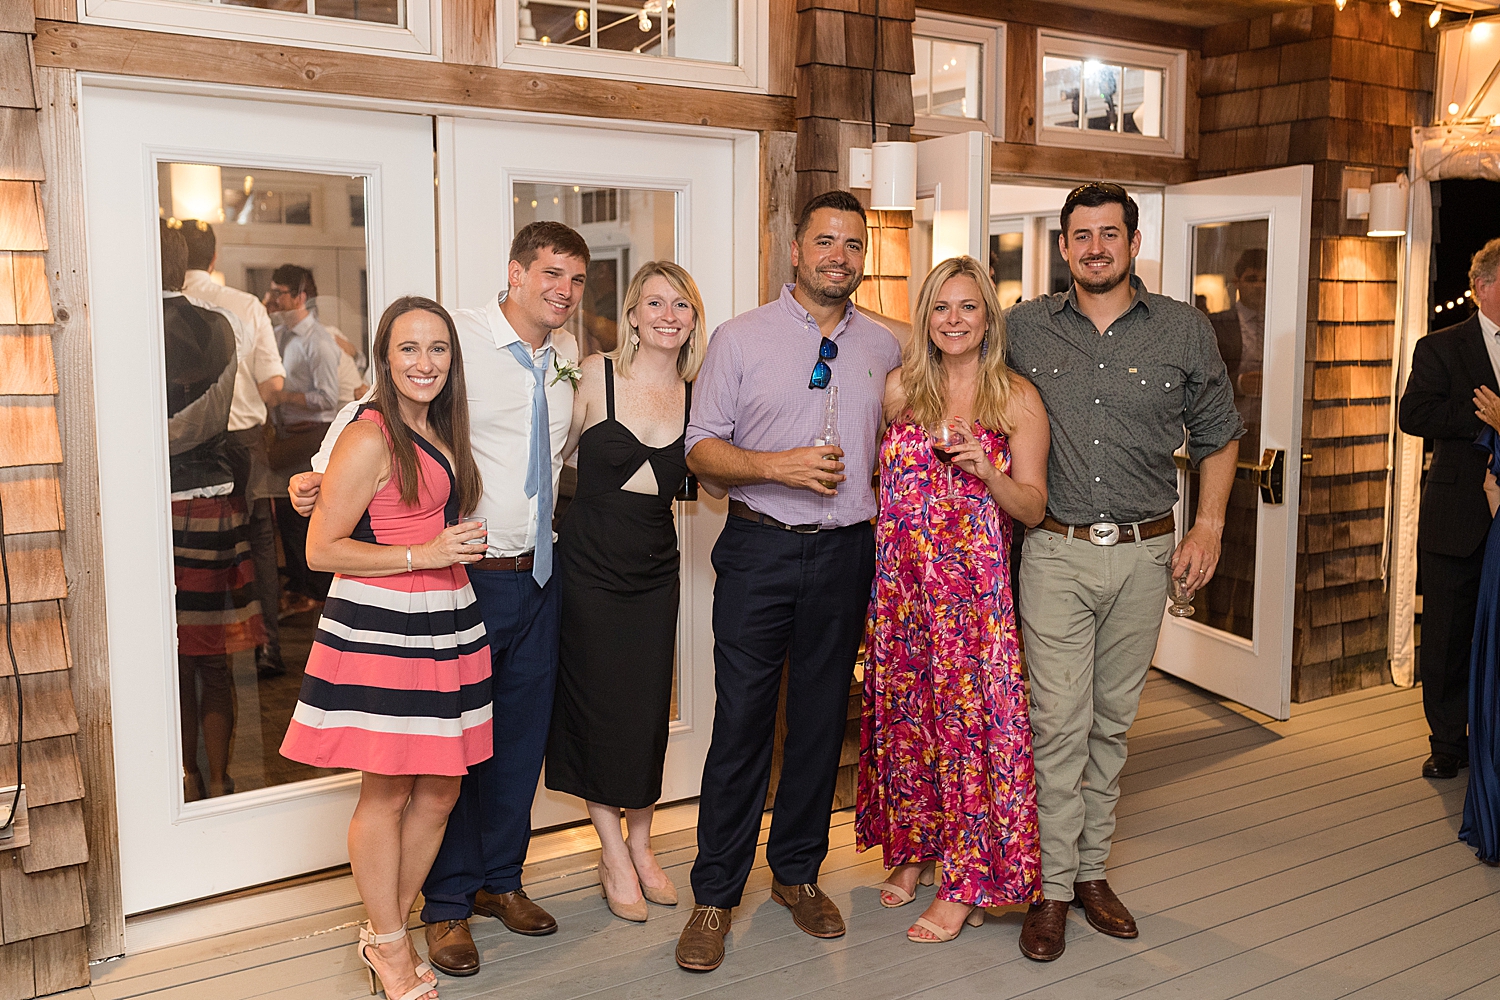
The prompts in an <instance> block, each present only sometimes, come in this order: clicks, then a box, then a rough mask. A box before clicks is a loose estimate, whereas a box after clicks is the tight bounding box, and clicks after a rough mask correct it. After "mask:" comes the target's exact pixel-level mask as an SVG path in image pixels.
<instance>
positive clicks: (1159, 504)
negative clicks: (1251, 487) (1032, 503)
mask: <svg viewBox="0 0 1500 1000" xmlns="http://www.w3.org/2000/svg"><path fill="white" fill-rule="evenodd" d="M1130 283H1131V288H1132V289H1133V290H1134V291H1135V301H1134V302H1132V303H1131V305H1130V308H1128V309H1126V310H1125V313H1124V315H1122V316H1120V317H1119V318H1118V319H1116V320H1115V321H1114V322H1113V323H1111V324H1110V325H1109V327H1108V328H1107V329H1106V330H1105V332H1103V333H1100V332H1099V330H1098V328H1097V327H1095V326H1094V322H1093V320H1091V319H1089V318H1088V317H1087V316H1085V315H1083V313H1081V312H1079V311H1078V299H1077V295H1076V293H1075V292H1074V291H1073V290H1072V289H1069V290H1068V291H1067V292H1064V293H1057V294H1054V295H1043V296H1040V297H1039V298H1035V299H1032V300H1031V301H1030V302H1023V303H1021V304H1020V305H1017V306H1015V307H1013V308H1012V309H1011V310H1010V311H1009V312H1008V313H1007V314H1006V333H1007V336H1008V338H1009V344H1010V346H1009V357H1010V363H1011V365H1012V367H1014V368H1015V369H1016V370H1017V371H1019V372H1020V373H1021V374H1022V375H1025V376H1026V377H1027V378H1029V379H1031V381H1032V382H1033V383H1034V384H1035V385H1036V387H1037V391H1038V392H1040V393H1041V395H1042V402H1043V403H1045V404H1046V406H1047V415H1048V417H1049V422H1050V424H1051V427H1052V451H1051V454H1050V455H1049V456H1048V459H1047V493H1048V499H1047V510H1048V512H1049V513H1050V514H1051V515H1052V516H1053V517H1055V518H1057V519H1058V520H1059V521H1062V522H1063V523H1064V524H1090V523H1093V522H1095V521H1114V522H1117V523H1121V524H1128V523H1132V522H1137V521H1149V520H1153V519H1155V518H1158V517H1161V516H1162V515H1163V514H1166V513H1167V512H1168V511H1170V510H1171V509H1172V507H1173V505H1174V504H1176V502H1177V468H1176V465H1175V463H1174V462H1173V461H1172V453H1173V452H1174V451H1176V450H1177V449H1178V448H1180V447H1182V443H1183V430H1184V428H1186V433H1187V446H1188V454H1189V456H1190V457H1191V459H1192V461H1193V462H1194V463H1195V464H1196V463H1197V462H1198V461H1199V460H1200V459H1202V458H1203V457H1204V456H1205V455H1211V454H1213V453H1214V452H1216V451H1218V450H1219V449H1220V448H1222V447H1224V446H1225V445H1226V444H1228V443H1229V442H1230V441H1233V440H1235V439H1237V438H1239V437H1240V436H1241V435H1243V434H1244V433H1245V427H1244V424H1243V423H1242V422H1241V421H1240V415H1239V412H1238V411H1237V410H1236V409H1235V406H1234V392H1233V390H1232V389H1231V388H1230V385H1229V375H1228V372H1226V371H1225V368H1224V361H1223V359H1222V358H1220V357H1219V347H1218V343H1217V342H1216V341H1215V339H1214V330H1213V326H1212V325H1211V324H1210V323H1209V321H1208V317H1206V316H1204V315H1203V314H1202V313H1201V312H1199V311H1198V310H1197V309H1194V308H1193V307H1192V306H1190V305H1187V304H1186V303H1183V302H1178V301H1177V300H1176V299H1171V298H1168V297H1166V296H1165V295H1155V294H1152V293H1151V292H1148V291H1146V288H1145V286H1144V285H1142V284H1141V281H1140V279H1139V278H1136V277H1134V276H1132V277H1131V279H1130Z"/></svg>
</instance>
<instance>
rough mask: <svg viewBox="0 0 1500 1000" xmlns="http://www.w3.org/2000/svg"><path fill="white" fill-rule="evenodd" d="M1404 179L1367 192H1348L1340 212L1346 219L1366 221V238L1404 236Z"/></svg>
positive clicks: (1357, 189)
mask: <svg viewBox="0 0 1500 1000" xmlns="http://www.w3.org/2000/svg"><path fill="white" fill-rule="evenodd" d="M1406 188H1407V181H1406V176H1405V175H1404V174H1403V175H1402V176H1401V177H1400V178H1399V179H1397V180H1395V181H1391V182H1389V183H1385V184H1371V185H1370V186H1369V187H1368V188H1350V189H1349V193H1348V200H1347V202H1346V204H1345V208H1344V217H1345V218H1348V219H1366V220H1368V225H1367V228H1366V231H1365V235H1366V236H1405V235H1406Z"/></svg>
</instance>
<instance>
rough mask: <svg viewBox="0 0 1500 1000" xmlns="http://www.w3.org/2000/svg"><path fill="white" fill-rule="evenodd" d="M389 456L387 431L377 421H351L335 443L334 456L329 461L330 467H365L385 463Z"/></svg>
mask: <svg viewBox="0 0 1500 1000" xmlns="http://www.w3.org/2000/svg"><path fill="white" fill-rule="evenodd" d="M389 456H390V445H389V444H388V443H387V442H386V439H385V431H383V430H381V428H380V426H379V425H378V424H376V423H375V421H373V420H351V421H350V422H349V425H348V426H347V427H345V428H344V430H343V432H342V433H341V434H339V439H338V440H337V441H336V442H334V445H333V454H331V455H330V456H329V459H328V461H329V465H333V464H335V463H339V464H343V463H353V464H354V465H358V466H364V465H374V464H375V463H379V462H384V461H385V460H386V459H387V458H388V457H389Z"/></svg>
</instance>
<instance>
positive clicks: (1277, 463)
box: [1234, 448, 1286, 504]
mask: <svg viewBox="0 0 1500 1000" xmlns="http://www.w3.org/2000/svg"><path fill="white" fill-rule="evenodd" d="M1234 467H1235V471H1236V472H1237V473H1238V472H1253V473H1255V475H1254V476H1253V477H1252V476H1247V477H1246V478H1247V479H1254V481H1255V482H1256V483H1257V484H1258V485H1259V486H1260V499H1261V502H1262V503H1268V504H1280V503H1285V502H1286V449H1284V448H1267V449H1266V450H1265V451H1264V452H1262V453H1261V456H1260V464H1259V465H1255V464H1253V463H1251V462H1236V463H1234Z"/></svg>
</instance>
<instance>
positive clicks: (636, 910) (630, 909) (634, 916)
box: [401, 856, 647, 1000]
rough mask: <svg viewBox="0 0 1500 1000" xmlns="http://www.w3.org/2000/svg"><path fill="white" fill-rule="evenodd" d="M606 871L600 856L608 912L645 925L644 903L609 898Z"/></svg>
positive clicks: (640, 900) (602, 890)
mask: <svg viewBox="0 0 1500 1000" xmlns="http://www.w3.org/2000/svg"><path fill="white" fill-rule="evenodd" d="M607 870H608V866H606V865H605V864H604V858H603V857H602V856H601V857H600V858H599V895H601V896H603V897H604V901H605V902H606V903H608V904H609V912H611V913H613V914H614V915H615V916H617V917H619V918H620V919H621V920H629V921H632V922H634V923H637V924H643V923H645V922H646V915H647V914H646V901H645V900H644V899H638V900H636V901H635V902H634V903H622V902H620V901H619V900H617V899H615V898H614V897H613V896H611V895H610V894H609V890H608V889H606V888H605V887H604V877H605V872H606V871H607ZM642 895H644V893H642ZM401 1000H406V998H405V997H402V998H401Z"/></svg>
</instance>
